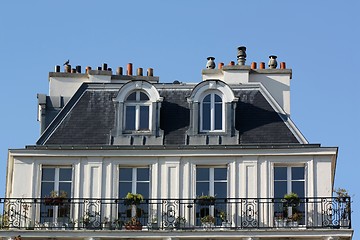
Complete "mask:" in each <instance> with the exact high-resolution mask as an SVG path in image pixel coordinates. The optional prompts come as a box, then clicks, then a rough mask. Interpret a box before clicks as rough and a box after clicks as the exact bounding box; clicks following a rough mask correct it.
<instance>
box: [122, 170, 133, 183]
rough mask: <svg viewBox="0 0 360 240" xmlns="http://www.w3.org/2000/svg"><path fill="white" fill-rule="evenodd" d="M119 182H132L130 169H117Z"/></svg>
mask: <svg viewBox="0 0 360 240" xmlns="http://www.w3.org/2000/svg"><path fill="white" fill-rule="evenodd" d="M119 180H120V181H132V168H120V169H119Z"/></svg>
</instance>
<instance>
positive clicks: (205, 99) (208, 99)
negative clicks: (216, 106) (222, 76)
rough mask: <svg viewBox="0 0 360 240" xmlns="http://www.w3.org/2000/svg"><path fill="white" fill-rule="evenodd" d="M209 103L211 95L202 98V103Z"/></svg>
mask: <svg viewBox="0 0 360 240" xmlns="http://www.w3.org/2000/svg"><path fill="white" fill-rule="evenodd" d="M210 101H211V94H209V95H207V96H206V97H204V100H203V102H207V103H209V102H210Z"/></svg>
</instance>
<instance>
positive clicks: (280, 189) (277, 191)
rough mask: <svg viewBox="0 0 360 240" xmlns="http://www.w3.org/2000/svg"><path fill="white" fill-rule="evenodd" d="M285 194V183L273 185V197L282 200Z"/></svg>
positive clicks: (280, 182)
mask: <svg viewBox="0 0 360 240" xmlns="http://www.w3.org/2000/svg"><path fill="white" fill-rule="evenodd" d="M286 193H287V184H286V181H279V182H275V183H274V197H275V198H283V197H284V195H285V194H286Z"/></svg>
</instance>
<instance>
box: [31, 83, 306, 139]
mask: <svg viewBox="0 0 360 240" xmlns="http://www.w3.org/2000/svg"><path fill="white" fill-rule="evenodd" d="M123 85H124V84H122V83H101V84H99V83H83V84H82V85H81V87H80V88H79V89H78V90H77V92H76V93H75V94H74V96H73V97H72V98H71V99H70V100H69V101H68V102H67V104H65V106H64V107H63V108H61V110H59V108H54V107H53V106H52V104H51V102H52V100H51V99H50V98H47V101H46V114H47V113H48V115H46V116H45V119H46V129H45V131H44V132H43V133H42V135H41V136H40V138H39V140H38V141H37V145H75V146H76V145H113V144H114V142H113V132H114V129H115V124H116V115H117V109H116V108H117V103H116V101H115V100H114V99H116V97H117V96H118V93H119V90H120V89H121V87H122V86H123ZM153 86H154V87H155V88H156V89H157V91H158V93H159V95H160V97H161V98H162V102H161V110H160V130H161V131H163V139H162V145H165V146H170V145H179V146H185V145H187V144H188V142H187V140H186V135H187V131H188V129H189V126H190V121H191V116H190V112H191V111H190V105H189V102H188V101H189V99H188V98H189V97H190V96H191V93H192V91H193V89H194V88H195V87H196V85H195V84H160V83H153ZM229 86H230V88H231V89H232V91H233V94H234V96H235V98H234V99H236V108H235V129H236V131H238V133H239V134H238V139H237V145H246V144H277V143H284V144H304V143H307V142H306V140H305V138H304V137H303V136H302V135H301V133H300V132H299V131H298V130H297V129H296V127H295V126H294V124H293V123H292V122H291V120H290V119H289V118H288V116H287V115H286V114H285V113H284V112H283V111H281V108H280V107H279V106H278V105H277V104H276V101H274V100H273V99H272V98H271V96H270V94H268V93H267V91H266V89H264V88H263V87H262V85H261V84H250V85H229ZM54 112H57V115H56V116H55V114H54ZM120 114H121V113H120ZM54 116H55V117H54ZM210 145H211V144H210Z"/></svg>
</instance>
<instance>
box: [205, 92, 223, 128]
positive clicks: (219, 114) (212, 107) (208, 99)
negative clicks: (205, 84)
mask: <svg viewBox="0 0 360 240" xmlns="http://www.w3.org/2000/svg"><path fill="white" fill-rule="evenodd" d="M223 109H224V108H223V101H222V97H221V95H220V94H219V93H217V92H216V93H215V92H212V93H206V95H205V96H204V97H203V99H202V101H201V105H200V131H201V132H214V131H222V130H223V129H224V127H223V123H224V120H223V117H224V114H223Z"/></svg>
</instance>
